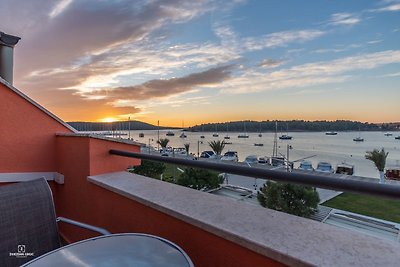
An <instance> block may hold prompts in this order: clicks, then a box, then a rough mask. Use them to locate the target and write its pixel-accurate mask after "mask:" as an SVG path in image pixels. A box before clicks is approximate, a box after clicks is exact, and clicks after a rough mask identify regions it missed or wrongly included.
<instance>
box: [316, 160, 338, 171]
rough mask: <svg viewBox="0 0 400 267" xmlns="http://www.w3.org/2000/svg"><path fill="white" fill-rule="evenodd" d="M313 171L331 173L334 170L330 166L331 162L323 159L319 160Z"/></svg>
mask: <svg viewBox="0 0 400 267" xmlns="http://www.w3.org/2000/svg"><path fill="white" fill-rule="evenodd" d="M315 171H316V172H325V173H333V172H334V170H333V168H332V164H330V163H329V162H325V161H321V162H319V163H318V165H317V168H316V169H315Z"/></svg>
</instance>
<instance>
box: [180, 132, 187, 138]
mask: <svg viewBox="0 0 400 267" xmlns="http://www.w3.org/2000/svg"><path fill="white" fill-rule="evenodd" d="M179 137H180V138H186V137H187V135H186V134H185V133H181V135H180V136H179Z"/></svg>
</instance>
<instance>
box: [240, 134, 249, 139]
mask: <svg viewBox="0 0 400 267" xmlns="http://www.w3.org/2000/svg"><path fill="white" fill-rule="evenodd" d="M238 138H249V135H248V134H246V133H241V134H239V135H238Z"/></svg>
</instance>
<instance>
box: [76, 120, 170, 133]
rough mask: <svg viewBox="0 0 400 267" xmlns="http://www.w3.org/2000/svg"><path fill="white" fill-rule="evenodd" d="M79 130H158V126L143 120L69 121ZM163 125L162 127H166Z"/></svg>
mask: <svg viewBox="0 0 400 267" xmlns="http://www.w3.org/2000/svg"><path fill="white" fill-rule="evenodd" d="M68 124H69V125H71V126H72V127H74V128H75V129H76V130H78V131H112V130H129V129H131V130H156V129H158V127H157V126H155V125H152V124H149V123H145V122H141V121H130V122H129V121H116V122H112V123H111V122H80V121H79V122H68ZM164 128H165V127H161V126H160V129H164Z"/></svg>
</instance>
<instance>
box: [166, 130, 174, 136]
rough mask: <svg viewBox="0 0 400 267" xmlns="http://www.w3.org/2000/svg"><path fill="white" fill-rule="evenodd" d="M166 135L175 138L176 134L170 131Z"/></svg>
mask: <svg viewBox="0 0 400 267" xmlns="http://www.w3.org/2000/svg"><path fill="white" fill-rule="evenodd" d="M165 135H166V136H175V134H174V132H172V131H168V132H167V133H166V134H165Z"/></svg>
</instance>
